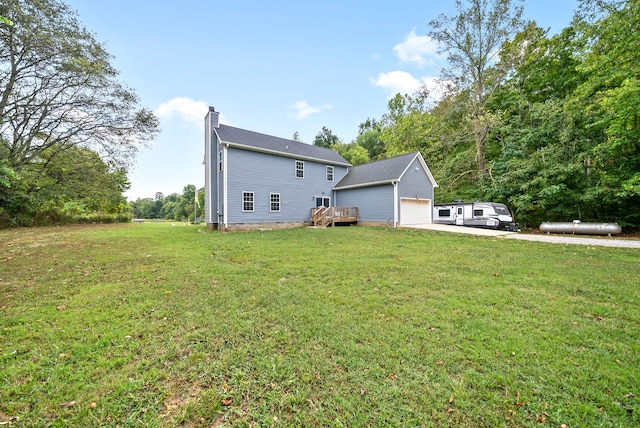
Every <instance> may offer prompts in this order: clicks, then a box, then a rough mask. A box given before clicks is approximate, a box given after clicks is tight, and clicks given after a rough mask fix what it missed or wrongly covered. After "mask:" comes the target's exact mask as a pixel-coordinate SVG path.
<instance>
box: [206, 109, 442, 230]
mask: <svg viewBox="0 0 640 428" xmlns="http://www.w3.org/2000/svg"><path fill="white" fill-rule="evenodd" d="M204 164H205V221H206V223H207V224H208V225H209V226H210V227H212V228H214V229H219V230H239V229H255V228H263V227H264V228H282V227H295V226H302V225H307V224H310V223H311V210H312V209H313V208H317V207H320V206H325V207H336V206H342V207H357V208H358V213H359V223H360V224H377V225H388V226H393V227H397V226H399V225H400V226H402V225H411V224H418V223H431V221H432V210H433V189H434V187H436V186H437V183H436V181H435V180H434V178H433V176H432V175H431V171H429V168H428V167H427V164H426V163H425V161H424V159H423V158H422V155H421V154H420V152H413V153H409V154H406V155H401V156H397V157H394V158H390V159H385V160H381V161H378V162H373V163H369V164H366V165H359V166H356V167H352V166H351V164H350V163H349V162H347V161H346V160H345V159H344V158H343V157H342V156H340V155H339V154H338V153H337V152H335V151H333V150H330V149H327V148H323V147H317V146H313V145H309V144H303V143H299V142H296V141H293V140H288V139H284V138H278V137H273V136H270V135H265V134H260V133H257V132H252V131H247V130H244V129H239V128H235V127H232V126H227V125H224V124H221V123H220V122H219V113H218V112H216V111H215V109H214V108H213V107H210V108H209V112H208V113H207V116H206V119H205V161H204Z"/></svg>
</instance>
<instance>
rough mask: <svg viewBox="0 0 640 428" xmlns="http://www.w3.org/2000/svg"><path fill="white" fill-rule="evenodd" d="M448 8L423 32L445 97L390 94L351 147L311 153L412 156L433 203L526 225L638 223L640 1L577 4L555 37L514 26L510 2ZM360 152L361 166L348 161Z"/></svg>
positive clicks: (516, 14)
mask: <svg viewBox="0 0 640 428" xmlns="http://www.w3.org/2000/svg"><path fill="white" fill-rule="evenodd" d="M456 7H457V8H458V10H457V12H458V13H457V15H455V16H440V17H439V18H438V19H436V20H434V21H432V22H431V23H430V24H431V28H432V29H433V31H432V32H431V33H430V34H429V35H430V36H431V37H432V38H433V39H435V40H437V41H438V42H439V43H440V46H441V53H442V54H445V55H447V57H448V68H446V69H445V70H444V72H443V74H442V76H441V82H442V84H443V85H446V86H445V89H446V92H445V96H443V97H442V98H440V99H438V100H434V97H433V96H432V94H430V93H429V91H428V90H427V89H426V88H422V89H421V90H419V91H417V92H416V93H414V94H410V95H401V94H397V95H396V96H395V97H394V98H393V99H391V100H390V101H389V103H388V111H387V112H386V113H385V114H384V115H383V116H382V117H381V118H379V119H367V120H366V121H365V122H363V123H361V124H360V130H359V131H360V132H359V134H358V137H357V138H356V140H355V141H353V142H352V143H351V144H340V143H341V142H340V141H339V139H337V138H331V135H330V134H331V132H330V131H329V130H328V129H323V131H322V132H321V133H319V134H318V136H317V137H316V140H315V141H314V144H318V145H326V144H327V142H329V146H333V147H335V148H337V149H338V150H339V151H341V153H343V155H345V157H347V158H348V160H351V161H352V163H354V164H358V163H364V162H366V161H369V160H376V159H382V158H385V157H391V156H394V155H397V154H402V153H407V152H409V151H413V150H420V151H421V152H422V154H423V156H424V158H425V160H426V162H427V163H428V165H429V167H430V168H431V170H432V172H433V174H434V176H435V178H436V180H437V181H438V183H439V185H440V187H439V188H437V189H436V195H435V198H436V200H437V201H439V202H440V201H441V202H447V201H450V200H456V199H463V200H491V201H499V202H505V203H507V204H508V205H509V206H510V207H511V209H512V210H513V211H514V212H515V213H516V217H517V218H518V219H519V221H520V222H521V223H525V224H527V225H533V226H537V225H538V224H539V223H540V222H542V221H571V220H574V219H579V220H583V221H617V222H618V223H620V224H621V225H623V226H625V227H638V226H640V109H639V108H638V106H639V105H640V66H639V63H638V61H637V54H638V52H640V31H638V29H639V28H640V27H639V25H640V1H638V0H628V1H604V0H582V1H581V2H580V6H579V8H578V10H577V11H576V13H575V16H574V19H573V20H572V22H571V24H570V25H569V26H568V27H566V28H564V29H563V30H562V31H560V32H559V33H558V34H555V35H549V31H548V30H547V29H544V28H541V27H540V26H538V25H537V24H536V23H535V22H524V21H522V19H521V16H522V3H521V2H518V1H514V2H512V1H509V0H493V1H488V0H472V1H468V2H466V3H463V2H461V1H456ZM328 137H329V138H328ZM357 147H360V148H364V149H366V155H365V159H360V158H359V157H355V158H350V154H352V153H354V154H355V153H361V152H357V151H356V150H354V148H356V149H357ZM358 150H359V149H358ZM358 156H359V155H358ZM354 160H355V162H354Z"/></svg>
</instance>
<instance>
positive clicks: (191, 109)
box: [154, 97, 209, 127]
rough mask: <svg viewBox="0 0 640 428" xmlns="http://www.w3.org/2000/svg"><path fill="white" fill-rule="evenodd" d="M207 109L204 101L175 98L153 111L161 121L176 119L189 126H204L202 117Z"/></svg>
mask: <svg viewBox="0 0 640 428" xmlns="http://www.w3.org/2000/svg"><path fill="white" fill-rule="evenodd" d="M208 109H209V107H208V105H207V103H205V102H204V101H196V100H192V99H191V98H187V97H177V98H172V99H170V100H169V101H166V102H164V103H162V104H160V106H159V107H158V108H157V109H156V110H155V111H154V114H155V115H156V116H158V117H159V118H160V119H161V120H169V119H172V118H174V117H176V116H177V117H178V118H179V119H181V120H184V121H185V122H187V123H189V124H195V125H198V126H199V127H202V126H204V117H205V115H206V114H207V111H208Z"/></svg>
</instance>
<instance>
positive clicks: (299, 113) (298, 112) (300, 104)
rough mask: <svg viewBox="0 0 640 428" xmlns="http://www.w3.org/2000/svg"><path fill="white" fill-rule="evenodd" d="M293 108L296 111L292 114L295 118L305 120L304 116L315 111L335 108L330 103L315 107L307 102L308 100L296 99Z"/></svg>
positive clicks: (319, 111)
mask: <svg viewBox="0 0 640 428" xmlns="http://www.w3.org/2000/svg"><path fill="white" fill-rule="evenodd" d="M291 108H292V109H293V110H295V113H293V114H292V115H291V116H292V117H293V118H294V119H295V120H303V119H304V118H306V117H307V116H309V115H312V114H315V113H322V112H323V111H324V110H328V109H331V108H333V106H331V105H329V104H325V105H323V106H320V107H313V106H310V105H309V104H307V102H306V101H296V102H295V103H294V104H293V105H292V106H291Z"/></svg>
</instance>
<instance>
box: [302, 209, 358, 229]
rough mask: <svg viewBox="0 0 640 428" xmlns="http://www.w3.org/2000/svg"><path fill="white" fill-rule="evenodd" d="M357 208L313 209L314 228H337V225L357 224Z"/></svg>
mask: <svg viewBox="0 0 640 428" xmlns="http://www.w3.org/2000/svg"><path fill="white" fill-rule="evenodd" d="M357 222H358V208H357V207H317V208H312V209H311V223H312V224H313V226H314V227H327V226H329V225H331V226H335V225H336V223H357Z"/></svg>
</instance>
